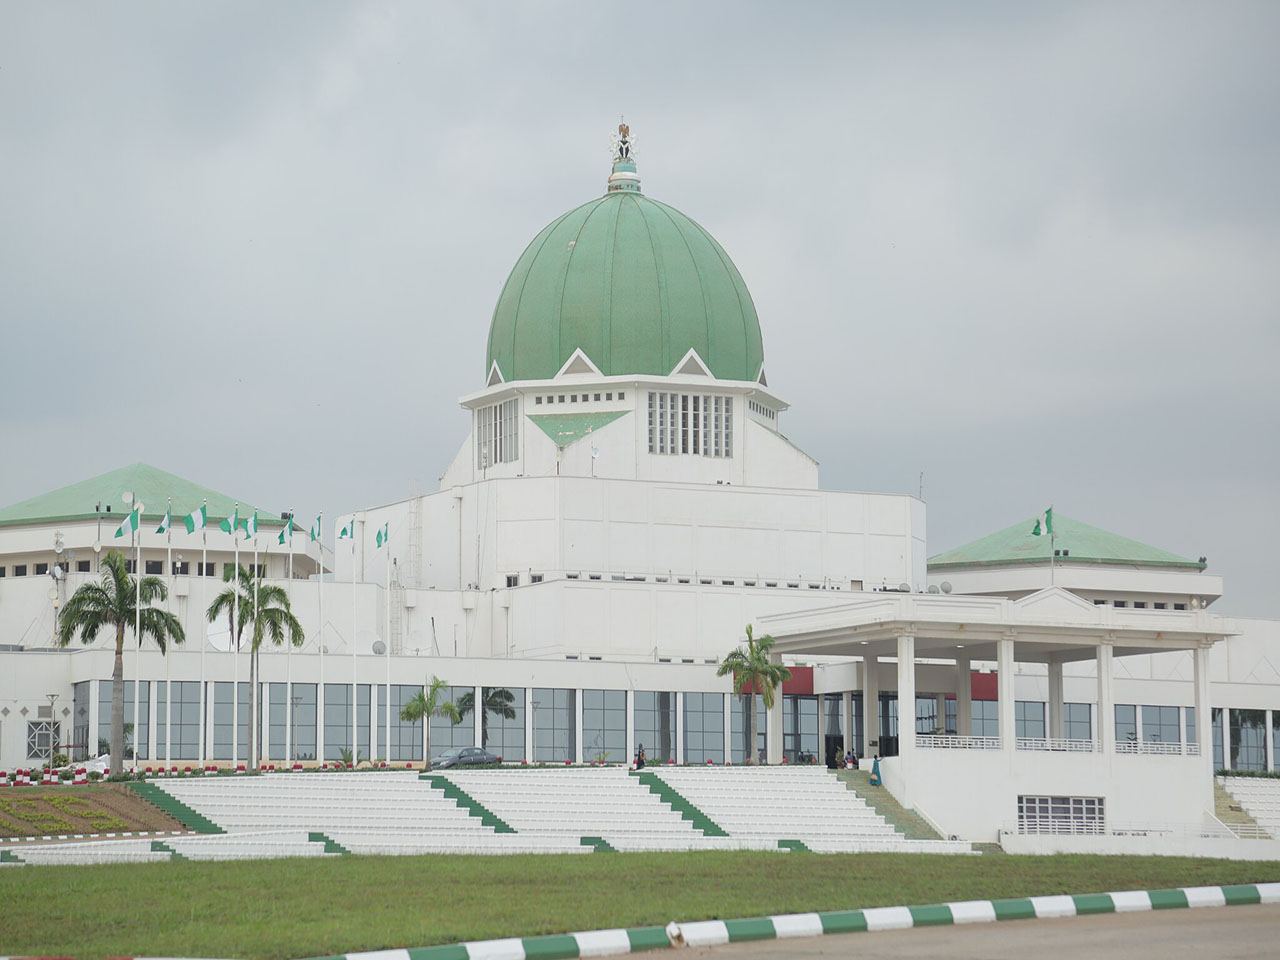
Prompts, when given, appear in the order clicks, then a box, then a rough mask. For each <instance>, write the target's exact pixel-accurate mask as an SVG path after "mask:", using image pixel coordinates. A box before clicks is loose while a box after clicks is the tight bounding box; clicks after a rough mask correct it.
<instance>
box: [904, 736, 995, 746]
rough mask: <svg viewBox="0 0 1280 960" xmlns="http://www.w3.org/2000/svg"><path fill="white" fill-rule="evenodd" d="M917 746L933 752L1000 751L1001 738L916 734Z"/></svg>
mask: <svg viewBox="0 0 1280 960" xmlns="http://www.w3.org/2000/svg"><path fill="white" fill-rule="evenodd" d="M916 746H917V747H926V748H929V749H932V750H999V749H1000V738H999V737H957V736H955V735H953V734H947V735H945V736H942V735H938V734H932V733H924V734H920V733H918V734H916Z"/></svg>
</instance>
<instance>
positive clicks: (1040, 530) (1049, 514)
mask: <svg viewBox="0 0 1280 960" xmlns="http://www.w3.org/2000/svg"><path fill="white" fill-rule="evenodd" d="M1042 534H1043V535H1045V536H1050V535H1052V534H1053V507H1050V508H1049V509H1048V510H1046V511H1045V512H1044V513H1042V514H1040V516H1038V517H1036V525H1035V526H1034V527H1032V528H1031V535H1032V536H1033V537H1038V536H1040V535H1042Z"/></svg>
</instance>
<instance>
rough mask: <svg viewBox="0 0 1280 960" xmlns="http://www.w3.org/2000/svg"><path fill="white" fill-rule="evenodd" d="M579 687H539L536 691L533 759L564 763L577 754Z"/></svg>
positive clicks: (534, 695) (534, 696) (534, 699)
mask: <svg viewBox="0 0 1280 960" xmlns="http://www.w3.org/2000/svg"><path fill="white" fill-rule="evenodd" d="M577 730H578V720H577V691H576V690H564V689H551V688H548V687H537V688H535V689H534V691H533V759H534V760H535V761H542V762H544V763H564V761H566V760H569V761H573V760H574V758H575V757H576V756H577V746H578V744H577V740H578V737H577Z"/></svg>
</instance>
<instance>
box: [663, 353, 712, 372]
mask: <svg viewBox="0 0 1280 960" xmlns="http://www.w3.org/2000/svg"><path fill="white" fill-rule="evenodd" d="M680 374H685V375H688V376H693V377H712V378H713V379H714V377H715V375H714V374H713V373H712V372H711V370H710V369H708V367H707V365H706V364H705V363H703V362H702V358H701V357H700V356H698V351H697V350H695V349H693V347H690V348H689V350H688V351H687V352H686V353H685V355H684V356H683V357H681V358H680V362H679V363H677V364H676V365H675V369H673V370H672V371H671V372H670V373H669V374H667V376H670V377H674V376H678V375H680Z"/></svg>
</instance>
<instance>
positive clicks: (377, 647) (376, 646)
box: [373, 640, 387, 657]
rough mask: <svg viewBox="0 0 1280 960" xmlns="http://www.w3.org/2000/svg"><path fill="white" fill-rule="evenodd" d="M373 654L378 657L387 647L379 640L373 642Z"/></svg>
mask: <svg viewBox="0 0 1280 960" xmlns="http://www.w3.org/2000/svg"><path fill="white" fill-rule="evenodd" d="M373 652H374V654H376V655H377V656H379V657H380V656H382V655H383V654H384V653H386V652H387V645H386V644H385V643H383V642H382V641H381V640H375V641H373Z"/></svg>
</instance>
